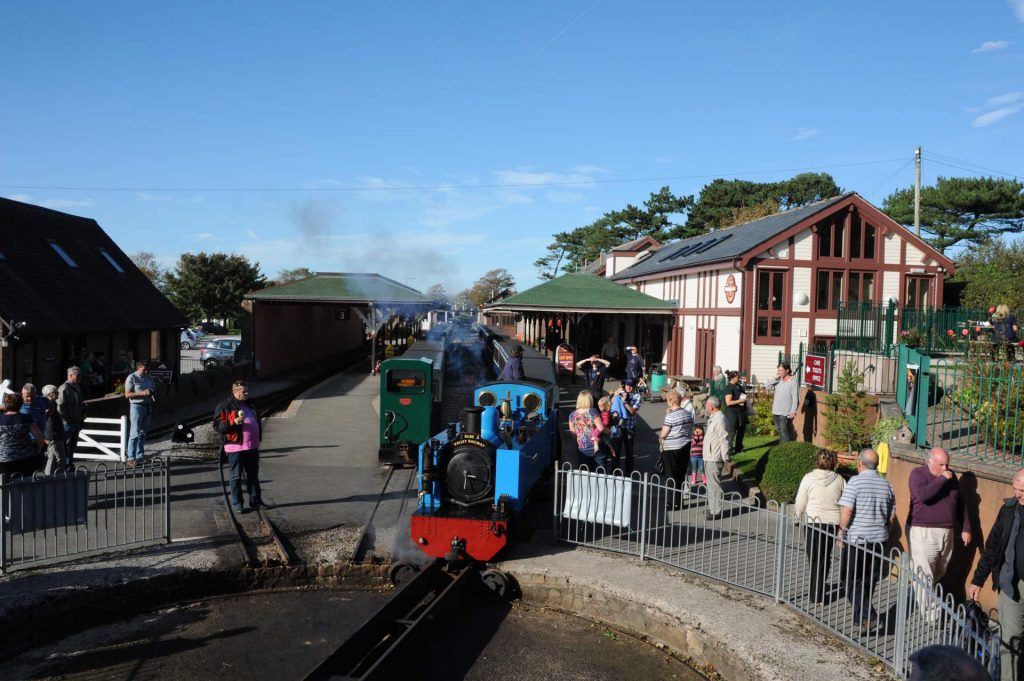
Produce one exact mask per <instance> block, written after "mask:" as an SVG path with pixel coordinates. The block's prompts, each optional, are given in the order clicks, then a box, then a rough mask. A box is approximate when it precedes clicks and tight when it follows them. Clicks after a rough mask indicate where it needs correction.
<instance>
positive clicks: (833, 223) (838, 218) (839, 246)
mask: <svg viewBox="0 0 1024 681" xmlns="http://www.w3.org/2000/svg"><path fill="white" fill-rule="evenodd" d="M843 220H844V218H843V216H842V215H833V216H832V217H831V218H830V219H828V220H825V221H824V222H819V223H818V257H819V258H841V257H843V241H844V239H845V234H844V230H843Z"/></svg>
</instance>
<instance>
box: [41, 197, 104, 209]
mask: <svg viewBox="0 0 1024 681" xmlns="http://www.w3.org/2000/svg"><path fill="white" fill-rule="evenodd" d="M94 204H95V201H93V200H92V199H45V200H44V201H43V205H44V206H46V207H47V208H54V209H57V208H88V207H89V206H92V205H94Z"/></svg>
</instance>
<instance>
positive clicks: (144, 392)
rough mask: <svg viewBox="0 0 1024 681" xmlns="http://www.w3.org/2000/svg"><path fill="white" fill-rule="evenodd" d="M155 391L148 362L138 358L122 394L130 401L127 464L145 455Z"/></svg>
mask: <svg viewBox="0 0 1024 681" xmlns="http://www.w3.org/2000/svg"><path fill="white" fill-rule="evenodd" d="M155 392H156V382H155V381H154V380H153V377H152V376H150V375H149V362H147V361H146V360H144V359H140V360H139V361H138V362H136V364H135V371H134V373H130V374H128V378H126V379H125V381H124V396H125V397H127V398H128V401H129V402H130V403H131V404H130V407H131V411H130V412H129V419H130V421H131V434H130V435H129V436H128V451H127V452H126V453H125V457H126V458H127V459H128V465H129V466H134V465H135V463H136V462H137V461H138V460H139V459H141V458H142V457H143V456H145V447H146V429H147V428H148V427H149V417H150V415H151V413H152V411H153V393H155Z"/></svg>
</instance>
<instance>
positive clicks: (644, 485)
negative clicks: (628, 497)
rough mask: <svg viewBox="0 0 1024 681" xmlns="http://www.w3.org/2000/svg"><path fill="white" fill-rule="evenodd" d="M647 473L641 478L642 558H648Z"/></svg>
mask: <svg viewBox="0 0 1024 681" xmlns="http://www.w3.org/2000/svg"><path fill="white" fill-rule="evenodd" d="M647 475H648V474H647V473H644V477H643V478H642V479H641V480H640V560H646V559H647V495H648V492H647V487H648V485H647Z"/></svg>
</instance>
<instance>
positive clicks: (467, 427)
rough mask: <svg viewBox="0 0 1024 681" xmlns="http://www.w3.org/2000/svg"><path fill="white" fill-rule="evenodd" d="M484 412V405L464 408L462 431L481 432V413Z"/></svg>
mask: <svg viewBox="0 0 1024 681" xmlns="http://www.w3.org/2000/svg"><path fill="white" fill-rule="evenodd" d="M483 413H484V408H483V407H463V408H462V432H464V433H475V434H476V435H479V434H480V415H481V414H483Z"/></svg>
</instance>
